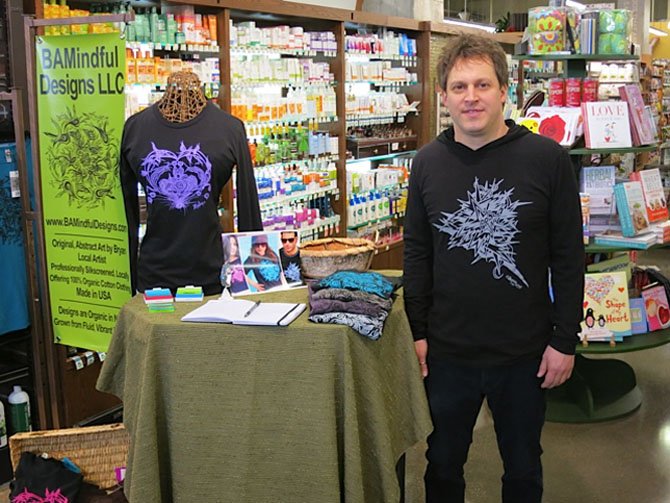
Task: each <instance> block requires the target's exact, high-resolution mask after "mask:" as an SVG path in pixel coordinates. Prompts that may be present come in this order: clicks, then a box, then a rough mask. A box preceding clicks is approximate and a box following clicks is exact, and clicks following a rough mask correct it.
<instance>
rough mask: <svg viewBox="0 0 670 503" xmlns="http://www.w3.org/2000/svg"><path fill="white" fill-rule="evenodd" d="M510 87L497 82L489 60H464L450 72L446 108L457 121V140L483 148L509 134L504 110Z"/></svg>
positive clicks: (455, 124)
mask: <svg viewBox="0 0 670 503" xmlns="http://www.w3.org/2000/svg"><path fill="white" fill-rule="evenodd" d="M506 96H507V87H506V86H501V85H500V84H499V83H498V79H497V78H496V74H495V70H494V69H493V64H492V63H491V60H490V59H488V58H471V59H460V60H458V61H457V62H456V64H455V65H454V67H453V68H452V69H451V71H450V72H449V76H448V79H447V86H446V90H445V92H444V93H443V95H442V100H443V103H444V105H445V106H446V107H447V108H448V109H449V113H450V114H451V117H452V119H453V121H454V132H455V139H456V141H457V142H459V143H463V144H464V145H467V146H469V147H471V148H479V147H481V146H483V145H486V144H487V143H490V142H491V141H493V140H495V139H497V138H500V137H501V136H503V135H504V134H505V131H506V130H507V128H506V126H505V121H504V117H503V109H502V106H503V104H504V103H505V99H506Z"/></svg>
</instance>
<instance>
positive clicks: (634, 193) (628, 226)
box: [614, 181, 650, 237]
mask: <svg viewBox="0 0 670 503" xmlns="http://www.w3.org/2000/svg"><path fill="white" fill-rule="evenodd" d="M614 198H615V199H616V205H617V208H618V210H619V211H618V214H619V222H620V223H621V233H622V234H623V235H624V236H626V237H633V236H636V235H638V234H642V233H644V232H649V231H650V229H649V220H648V219H647V211H646V206H645V202H644V193H643V192H642V184H641V183H640V182H638V181H634V182H624V183H617V184H616V185H615V186H614Z"/></svg>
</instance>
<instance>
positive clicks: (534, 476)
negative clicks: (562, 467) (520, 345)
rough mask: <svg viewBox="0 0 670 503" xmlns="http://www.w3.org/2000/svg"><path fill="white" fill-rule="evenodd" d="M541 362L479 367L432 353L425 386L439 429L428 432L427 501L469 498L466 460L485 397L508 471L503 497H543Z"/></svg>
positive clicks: (511, 501)
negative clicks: (538, 375)
mask: <svg viewBox="0 0 670 503" xmlns="http://www.w3.org/2000/svg"><path fill="white" fill-rule="evenodd" d="M539 364H540V362H539V360H534V361H532V362H526V363H523V364H517V365H510V366H501V367H489V368H473V367H468V366H462V365H457V364H454V363H451V362H445V361H436V360H434V359H430V358H429V361H428V377H427V378H426V380H425V385H426V391H427V393H428V403H429V405H430V412H431V415H432V418H433V424H434V427H435V429H434V431H433V433H432V434H431V435H430V436H429V437H428V452H427V454H426V457H427V458H428V469H427V470H426V476H425V482H426V503H452V502H454V503H455V502H458V503H463V501H464V498H465V479H464V478H463V465H465V462H466V460H467V457H468V450H469V448H470V444H471V443H472V430H473V428H474V426H475V421H476V420H477V415H478V414H479V409H480V408H481V406H482V402H483V400H484V397H486V399H487V402H488V405H489V408H490V409H491V413H492V415H493V422H494V426H495V431H496V437H497V439H498V449H499V450H500V455H501V457H502V460H503V466H504V470H505V473H504V475H503V477H502V500H503V502H505V503H531V502H532V503H539V502H540V501H541V500H542V464H541V461H540V456H541V454H542V447H541V446H540V436H541V433H542V426H543V424H544V412H545V408H546V405H545V397H544V390H542V388H540V384H541V382H542V380H541V379H538V378H537V377H536V374H537V371H538V368H539Z"/></svg>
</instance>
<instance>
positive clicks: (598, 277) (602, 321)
mask: <svg viewBox="0 0 670 503" xmlns="http://www.w3.org/2000/svg"><path fill="white" fill-rule="evenodd" d="M628 335H632V325H631V318H630V304H629V302H628V281H627V280H626V273H625V272H623V271H618V272H607V273H587V274H586V275H585V277H584V318H583V320H582V323H581V332H580V333H579V337H580V338H581V339H582V341H585V342H591V341H607V342H611V341H612V340H614V341H621V340H623V338H624V337H625V336H628Z"/></svg>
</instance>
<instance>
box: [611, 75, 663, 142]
mask: <svg viewBox="0 0 670 503" xmlns="http://www.w3.org/2000/svg"><path fill="white" fill-rule="evenodd" d="M619 95H620V96H621V99H622V100H623V101H625V102H626V103H628V111H629V115H630V126H631V132H632V133H633V144H634V145H636V146H637V145H649V144H652V143H654V142H655V141H656V135H655V126H654V124H653V123H652V122H651V120H650V118H649V115H648V113H647V110H646V109H645V104H644V100H643V99H642V93H641V91H640V86H639V85H638V84H626V85H624V86H621V87H619Z"/></svg>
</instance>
